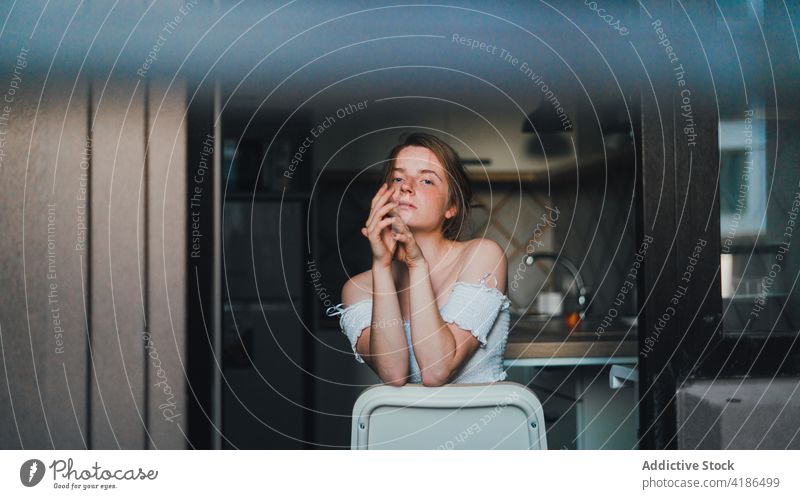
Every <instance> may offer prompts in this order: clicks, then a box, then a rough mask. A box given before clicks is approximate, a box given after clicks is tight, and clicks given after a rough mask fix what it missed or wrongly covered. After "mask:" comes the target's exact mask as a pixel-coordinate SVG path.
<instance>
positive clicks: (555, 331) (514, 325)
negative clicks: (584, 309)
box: [505, 316, 639, 359]
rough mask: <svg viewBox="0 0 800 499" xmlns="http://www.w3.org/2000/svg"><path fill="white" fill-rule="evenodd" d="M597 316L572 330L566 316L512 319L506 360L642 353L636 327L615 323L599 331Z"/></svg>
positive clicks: (634, 354)
mask: <svg viewBox="0 0 800 499" xmlns="http://www.w3.org/2000/svg"><path fill="white" fill-rule="evenodd" d="M599 325H600V322H599V321H598V320H597V319H588V318H587V319H584V320H583V321H582V322H581V323H580V324H579V325H578V327H576V328H575V329H574V330H572V331H570V329H569V328H568V327H567V326H566V324H564V320H563V319H562V318H553V319H551V320H549V321H547V320H543V319H531V318H522V319H520V318H519V317H514V316H512V318H511V329H510V331H509V333H508V345H507V346H506V352H505V357H506V359H529V358H553V357H612V358H613V357H631V356H636V355H638V349H639V346H638V339H637V329H636V326H635V325H633V326H626V325H624V324H619V323H617V324H614V323H612V324H611V326H610V327H609V328H605V329H604V330H602V331H601V332H599V333H598V332H597V331H598V327H599Z"/></svg>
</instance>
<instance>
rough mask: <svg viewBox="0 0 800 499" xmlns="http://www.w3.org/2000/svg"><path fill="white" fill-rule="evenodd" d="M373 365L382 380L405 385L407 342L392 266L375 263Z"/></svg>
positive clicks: (370, 354) (371, 326) (372, 332)
mask: <svg viewBox="0 0 800 499" xmlns="http://www.w3.org/2000/svg"><path fill="white" fill-rule="evenodd" d="M364 342H369V357H370V358H371V362H370V366H372V368H373V369H374V370H375V372H376V373H377V374H378V376H380V378H381V380H383V381H384V382H386V383H389V384H391V385H397V386H400V385H404V384H405V383H406V380H407V378H408V370H409V366H408V343H407V342H406V332H405V329H404V328H403V316H402V314H401V313H400V302H399V301H398V298H397V290H396V289H395V285H394V278H393V277H392V270H391V267H388V268H387V267H381V266H379V265H373V266H372V324H371V325H370V334H369V338H368V339H365V340H364Z"/></svg>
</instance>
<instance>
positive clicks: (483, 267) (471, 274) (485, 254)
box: [459, 238, 508, 290]
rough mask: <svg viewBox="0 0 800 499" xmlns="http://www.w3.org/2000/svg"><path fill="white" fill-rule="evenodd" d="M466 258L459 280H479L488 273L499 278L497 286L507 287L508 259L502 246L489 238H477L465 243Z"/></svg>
mask: <svg viewBox="0 0 800 499" xmlns="http://www.w3.org/2000/svg"><path fill="white" fill-rule="evenodd" d="M465 244H466V245H467V246H465V249H464V250H465V253H466V259H465V260H464V267H463V268H462V269H461V273H460V276H459V280H462V281H467V282H477V281H478V280H479V279H481V278H482V277H483V276H484V275H486V274H487V273H489V274H493V275H494V276H495V277H496V278H497V287H498V288H500V289H501V290H503V289H505V284H506V280H507V272H508V261H507V259H506V254H505V251H503V248H502V246H500V245H499V244H497V243H496V242H495V241H493V240H491V239H487V238H477V239H472V240H470V241H467V242H466V243H465Z"/></svg>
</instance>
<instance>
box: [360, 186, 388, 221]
mask: <svg viewBox="0 0 800 499" xmlns="http://www.w3.org/2000/svg"><path fill="white" fill-rule="evenodd" d="M384 185H385V184H384ZM391 194H392V191H391V190H388V189H387V190H386V191H385V192H384V193H383V195H382V196H381V197H379V198H378V199H377V200H375V201H374V202H373V205H372V209H371V210H370V213H369V217H368V218H367V223H366V224H364V225H366V226H367V227H369V226H370V224H371V223H372V222H373V221H374V219H375V216H376V214H375V212H376V211H377V210H379V209H380V208H381V207H383V206H384V205H385V203H386V201H387V200H389V199H391ZM379 218H380V217H379Z"/></svg>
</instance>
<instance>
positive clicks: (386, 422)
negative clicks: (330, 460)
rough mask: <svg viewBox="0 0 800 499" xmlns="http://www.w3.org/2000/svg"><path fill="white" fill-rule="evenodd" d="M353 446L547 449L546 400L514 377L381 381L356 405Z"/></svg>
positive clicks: (362, 394)
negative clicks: (431, 384)
mask: <svg viewBox="0 0 800 499" xmlns="http://www.w3.org/2000/svg"><path fill="white" fill-rule="evenodd" d="M350 444H351V448H353V449H547V439H546V436H545V428H544V413H543V411H542V404H541V403H540V402H539V399H538V398H537V397H536V395H535V394H534V393H533V392H532V391H531V390H530V389H528V388H527V387H526V386H524V385H521V384H519V383H514V382H510V381H500V382H495V383H480V384H450V385H444V386H439V387H429V386H423V385H418V384H407V385H404V386H400V387H398V386H391V385H377V386H373V387H370V388H367V389H366V390H364V391H363V392H362V393H361V395H360V396H359V397H358V399H357V400H356V403H355V405H354V406H353V426H352V434H351V442H350Z"/></svg>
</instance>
